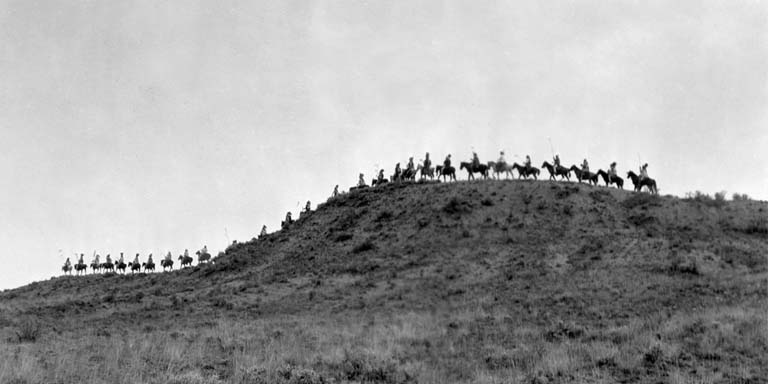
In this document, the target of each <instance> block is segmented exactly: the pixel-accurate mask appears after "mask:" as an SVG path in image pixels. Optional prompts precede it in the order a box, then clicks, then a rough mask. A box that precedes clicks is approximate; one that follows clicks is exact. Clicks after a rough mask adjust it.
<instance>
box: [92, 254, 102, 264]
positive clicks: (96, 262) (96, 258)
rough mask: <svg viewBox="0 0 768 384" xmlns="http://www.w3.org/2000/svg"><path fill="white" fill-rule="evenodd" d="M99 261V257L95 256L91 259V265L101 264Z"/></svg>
mask: <svg viewBox="0 0 768 384" xmlns="http://www.w3.org/2000/svg"><path fill="white" fill-rule="evenodd" d="M99 259H100V257H99V255H96V257H94V258H93V263H92V264H96V265H99V264H101V263H100V262H99Z"/></svg>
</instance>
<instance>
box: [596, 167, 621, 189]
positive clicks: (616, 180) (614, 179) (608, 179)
mask: <svg viewBox="0 0 768 384" xmlns="http://www.w3.org/2000/svg"><path fill="white" fill-rule="evenodd" d="M597 174H598V175H599V176H600V177H602V178H603V181H605V186H606V187H607V186H609V185H611V184H616V187H617V188H619V189H624V179H622V178H621V177H619V176H611V175H609V174H608V172H606V171H603V170H602V169H600V170H598V171H597Z"/></svg>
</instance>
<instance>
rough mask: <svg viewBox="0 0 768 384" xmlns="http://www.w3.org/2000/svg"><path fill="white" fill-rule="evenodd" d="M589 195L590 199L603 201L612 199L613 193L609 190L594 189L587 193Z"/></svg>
mask: <svg viewBox="0 0 768 384" xmlns="http://www.w3.org/2000/svg"><path fill="white" fill-rule="evenodd" d="M589 197H591V198H592V200H594V201H597V202H599V203H604V202H606V201H611V200H613V195H611V193H610V192H608V191H605V190H602V189H596V190H594V191H592V192H590V193H589Z"/></svg>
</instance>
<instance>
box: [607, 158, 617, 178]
mask: <svg viewBox="0 0 768 384" xmlns="http://www.w3.org/2000/svg"><path fill="white" fill-rule="evenodd" d="M608 176H610V177H611V179H613V178H614V177H616V162H615V161H614V162H613V163H611V169H609V170H608Z"/></svg>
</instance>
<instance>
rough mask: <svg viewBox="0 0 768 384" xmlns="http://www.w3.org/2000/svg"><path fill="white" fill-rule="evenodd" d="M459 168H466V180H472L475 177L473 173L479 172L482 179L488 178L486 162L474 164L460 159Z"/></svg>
mask: <svg viewBox="0 0 768 384" xmlns="http://www.w3.org/2000/svg"><path fill="white" fill-rule="evenodd" d="M459 169H466V170H467V179H468V180H474V179H475V173H479V174H481V175H482V176H483V179H487V178H488V164H483V163H480V164H477V165H474V164H472V163H468V162H466V161H462V162H461V165H460V166H459Z"/></svg>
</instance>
